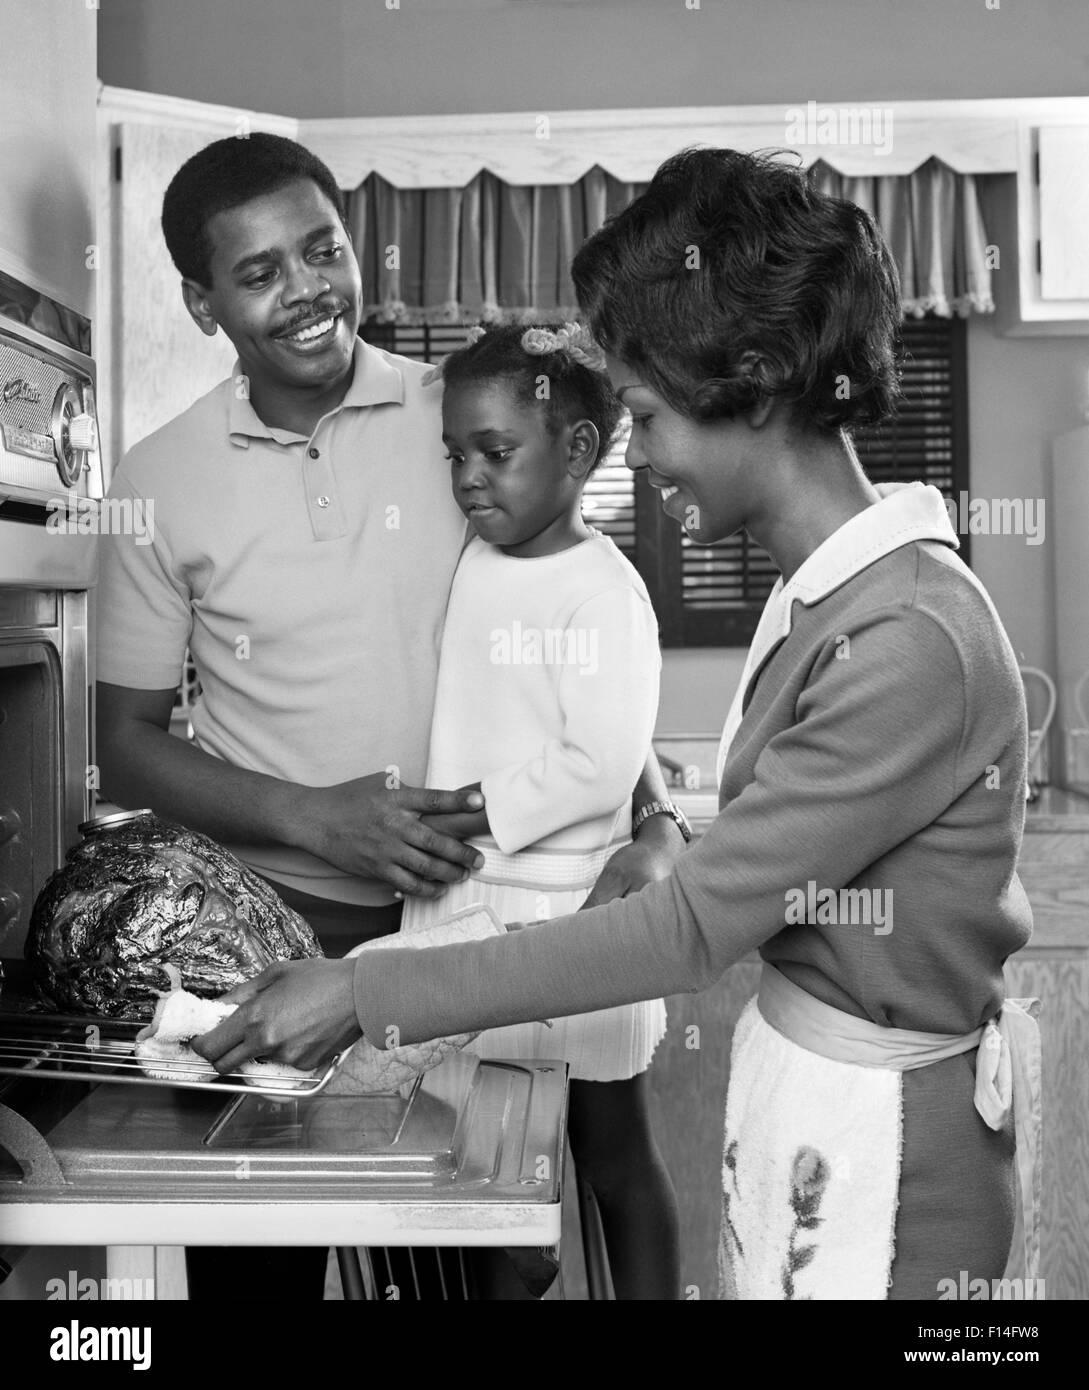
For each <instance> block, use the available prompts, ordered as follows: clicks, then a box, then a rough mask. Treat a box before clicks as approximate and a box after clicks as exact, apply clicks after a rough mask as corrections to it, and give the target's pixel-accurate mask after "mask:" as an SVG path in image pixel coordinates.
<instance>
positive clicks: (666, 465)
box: [607, 356, 765, 545]
mask: <svg viewBox="0 0 1089 1390" xmlns="http://www.w3.org/2000/svg"><path fill="white" fill-rule="evenodd" d="M607 364H608V370H609V379H610V380H611V382H612V384H613V390H614V391H615V392H616V394H617V395H618V396H619V397H620V399H621V400H622V401H623V402H624V405H625V406H626V407H627V408H628V410H629V411H630V412H631V417H632V429H631V438H630V439H629V441H628V449H627V454H626V457H625V462H626V463H627V465H628V467H629V468H631V469H633V470H635V469H640V468H645V469H646V470H647V478H648V481H649V482H650V483H651V485H652V486H653V487H655V488H657V489H658V491H659V492H660V493H661V496H662V508H663V510H664V511H665V513H666V515H667V516H670V517H672V518H673V520H674V521H676V522H677V523H678V525H680V526H681V527H683V528H684V531H685V532H686V534H687V535H688V536H690V537H691V539H692V540H693V541H695V542H697V544H700V545H710V544H711V543H713V542H714V541H722V540H726V538H727V537H729V536H732V535H733V534H734V533H735V532H736V531H739V530H740V529H741V528H742V527H743V526H745V525H746V524H747V523H748V521H749V519H750V513H751V511H752V507H753V498H752V496H751V492H752V487H753V483H754V481H756V480H758V477H759V470H758V469H754V468H751V467H750V468H746V467H745V464H746V463H752V462H755V459H756V455H757V453H758V452H759V451H760V450H761V446H762V445H763V444H764V442H765V441H764V439H763V438H762V437H761V434H760V431H758V430H753V429H752V428H751V427H750V425H749V424H748V422H747V421H745V420H742V419H735V420H712V421H708V422H706V423H705V422H703V421H700V420H691V419H689V418H688V416H686V415H679V414H678V413H677V412H676V411H675V410H674V409H673V408H672V407H671V406H670V405H668V404H667V402H666V401H665V400H664V399H663V398H662V396H660V395H659V394H658V392H657V391H655V390H654V388H653V387H651V386H648V385H647V384H646V382H644V381H643V380H642V379H641V378H640V377H639V375H638V373H637V372H636V370H635V369H634V368H633V367H629V366H628V365H627V364H626V363H624V362H621V361H620V359H619V358H616V357H612V356H609V357H607Z"/></svg>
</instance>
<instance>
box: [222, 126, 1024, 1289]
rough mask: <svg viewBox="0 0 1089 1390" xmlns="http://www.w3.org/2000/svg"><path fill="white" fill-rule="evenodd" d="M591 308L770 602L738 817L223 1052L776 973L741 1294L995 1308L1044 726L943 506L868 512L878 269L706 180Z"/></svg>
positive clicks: (400, 957) (884, 274) (735, 1255)
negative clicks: (664, 874)
mask: <svg viewBox="0 0 1089 1390" xmlns="http://www.w3.org/2000/svg"><path fill="white" fill-rule="evenodd" d="M572 275H573V278H574V281H575V285H576V288H577V291H578V295H579V302H580V306H581V307H582V309H583V312H584V313H585V315H586V316H587V319H588V321H589V324H590V326H591V328H592V330H593V332H594V334H595V336H596V337H597V339H598V340H599V342H600V343H601V344H602V346H603V347H604V348H605V351H606V354H607V358H608V365H609V375H610V377H611V379H612V382H613V385H614V387H615V388H616V390H617V392H618V393H619V394H620V395H621V397H622V399H623V400H624V403H625V405H626V406H627V407H628V408H629V409H630V411H631V414H632V419H633V430H632V437H631V443H630V445H629V449H628V464H629V466H630V467H632V468H635V469H643V470H646V473H647V475H648V477H649V480H650V482H651V483H652V484H653V485H654V486H655V487H657V488H659V489H660V490H661V494H662V505H663V507H664V508H665V510H666V512H667V514H668V515H670V516H671V517H673V518H674V520H676V521H677V522H678V523H679V524H681V525H682V526H684V528H685V529H686V531H687V533H688V534H689V535H690V536H691V537H692V539H693V540H695V541H697V542H699V543H702V544H707V543H709V542H712V541H716V540H722V539H724V538H725V537H727V536H730V535H732V534H733V533H735V532H736V531H738V530H739V529H741V528H744V529H745V530H747V531H748V533H749V534H750V535H751V536H752V537H753V539H754V540H755V541H757V542H758V543H759V544H760V545H762V546H763V547H764V548H765V549H766V550H767V551H768V552H769V553H770V555H771V556H772V558H773V560H774V561H775V563H776V565H777V566H778V568H779V569H780V570H781V572H782V579H781V580H780V582H779V584H777V586H776V589H775V592H773V594H772V596H771V598H770V600H769V602H768V605H767V608H766V610H765V612H764V614H763V617H762V619H761V622H760V626H759V629H758V631H757V634H756V637H755V639H754V642H753V646H752V650H751V651H750V654H749V660H748V662H747V666H746V670H745V673H744V676H743V678H742V683H741V687H740V688H739V690H738V692H737V695H736V698H735V700H734V705H733V708H732V709H731V711H730V714H729V717H728V719H727V725H726V730H725V732H724V737H723V749H722V752H721V754H720V764H721V779H720V782H721V785H720V799H719V805H720V812H719V815H718V817H717V819H716V820H715V822H714V823H713V825H712V826H711V827H710V829H709V830H708V831H707V833H706V834H705V835H704V837H703V838H702V840H701V841H700V842H699V843H698V844H697V845H695V846H693V847H692V848H691V849H690V850H688V851H687V852H686V853H685V854H684V855H682V856H681V858H680V860H679V861H678V863H677V865H676V867H675V869H674V871H673V873H672V874H671V875H670V877H669V878H667V879H665V880H663V881H661V882H658V883H655V884H652V885H650V886H649V887H647V888H645V889H644V890H643V891H642V892H640V893H638V894H635V895H633V896H631V897H628V898H625V899H620V900H616V901H613V902H610V903H606V904H604V905H602V906H598V907H595V908H592V909H590V910H589V911H584V912H581V913H579V914H578V915H577V916H572V917H566V918H562V919H559V920H557V921H554V922H551V923H545V924H542V925H540V926H536V927H534V928H533V929H532V930H526V931H521V932H518V933H514V934H511V935H509V936H507V937H505V938H501V939H496V940H490V941H484V942H478V943H472V944H467V945H464V946H454V947H447V948H443V949H439V950H434V951H427V952H413V953H411V955H407V954H405V953H401V952H392V951H391V952H383V953H382V955H381V956H380V957H378V958H375V957H370V958H366V957H364V958H363V959H361V960H359V961H358V962H355V963H352V962H307V963H303V964H301V965H292V966H287V967H274V969H273V970H271V971H269V972H266V973H265V975H263V976H261V977H260V978H259V979H258V980H257V981H255V982H254V983H253V984H252V985H251V986H249V987H246V988H244V989H243V990H242V991H240V992H239V997H240V998H244V999H245V1000H246V1001H247V1002H246V1003H245V1004H244V1006H243V1007H242V1008H241V1009H240V1010H239V1011H238V1013H237V1014H236V1015H235V1016H234V1017H233V1018H231V1019H229V1020H228V1021H227V1022H226V1023H224V1024H223V1025H221V1027H220V1028H218V1029H217V1030H216V1031H215V1032H214V1033H212V1034H209V1035H208V1036H207V1037H206V1038H205V1039H204V1040H203V1043H202V1050H203V1051H204V1052H205V1053H206V1055H208V1056H210V1057H212V1058H213V1059H216V1060H217V1065H218V1066H220V1068H221V1069H229V1068H231V1067H233V1066H235V1065H236V1064H237V1063H239V1062H240V1061H241V1060H242V1059H243V1057H245V1056H249V1055H253V1054H254V1053H258V1052H262V1053H271V1054H272V1055H275V1056H281V1057H283V1058H284V1059H286V1060H288V1061H293V1062H295V1063H297V1064H302V1065H313V1064H315V1063H316V1062H317V1061H319V1060H320V1059H322V1058H323V1057H326V1056H328V1055H329V1053H330V1052H331V1051H333V1050H335V1049H336V1048H339V1047H341V1046H343V1045H345V1043H347V1042H348V1041H350V1040H351V1039H352V1038H354V1037H356V1036H358V1033H359V1031H360V1029H362V1030H363V1031H364V1032H365V1033H366V1035H367V1036H368V1037H369V1038H371V1039H381V1038H383V1037H384V1036H385V1035H386V1034H385V1030H386V1028H387V1027H388V1026H390V1025H392V1026H395V1027H396V1028H397V1030H398V1033H399V1036H400V1039H401V1041H402V1042H411V1041H414V1040H418V1039H423V1038H426V1037H430V1036H434V1035H438V1034H447V1033H457V1032H463V1031H467V1030H469V1029H474V1028H490V1027H496V1026H500V1025H505V1024H510V1023H514V1022H518V1021H522V1020H527V1019H538V1018H541V1017H543V1016H549V1015H563V1014H572V1013H576V1012H584V1011H589V1010H593V1009H601V1008H608V1007H612V1006H614V1005H617V1004H621V1003H625V1002H629V1001H632V1000H638V999H651V998H656V997H658V996H660V995H668V994H672V993H676V992H678V991H682V990H698V989H703V988H706V987H707V986H709V985H712V984H713V983H715V981H717V980H718V979H719V978H720V976H721V975H722V973H723V971H724V970H725V969H727V967H729V966H730V965H731V964H733V963H734V962H735V961H737V960H739V959H740V958H741V957H742V956H743V955H745V954H746V952H748V951H749V950H751V949H752V948H754V947H755V948H758V949H759V951H760V954H761V956H762V958H763V961H764V969H763V974H762V979H761V987H760V995H759V1002H758V1003H757V1002H755V1001H754V1002H752V1003H750V1005H749V1006H748V1008H747V1009H746V1011H745V1013H744V1015H743V1016H742V1019H741V1021H740V1023H739V1025H738V1029H737V1032H736V1034H735V1039H734V1046H733V1061H732V1068H731V1078H730V1092H729V1099H728V1102H727V1113H726V1139H725V1149H724V1162H723V1178H724V1185H723V1212H722V1215H723V1222H722V1231H723V1239H722V1255H723V1260H722V1271H723V1277H724V1283H725V1289H726V1292H727V1294H731V1295H736V1296H740V1297H777V1298H783V1297H786V1298H792V1297H797V1298H806V1297H838V1298H844V1297H846V1298H883V1297H885V1296H886V1295H887V1296H890V1297H894V1298H928V1299H933V1298H936V1297H938V1296H939V1293H940V1288H939V1282H940V1281H941V1280H943V1279H946V1278H952V1279H954V1280H957V1279H959V1277H960V1275H961V1273H962V1272H963V1271H966V1272H967V1274H968V1277H969V1278H984V1279H994V1278H999V1277H1001V1275H1002V1274H1003V1270H1004V1268H1005V1265H1006V1258H1007V1253H1008V1252H1009V1250H1010V1246H1011V1236H1012V1230H1013V1210H1014V1181H1013V1179H1014V1168H1013V1157H1014V1140H1013V1127H1012V1124H1011V1122H1010V1117H1009V1115H1008V1114H1007V1113H1006V1112H1005V1109H1004V1107H1003V1105H1002V1104H1001V1102H1000V1101H996V1099H995V1097H994V1095H993V1094H991V1095H990V1104H988V1096H987V1095H986V1094H985V1092H986V1090H987V1083H988V1081H989V1078H990V1077H991V1075H992V1073H993V1071H994V1066H993V1063H994V1062H996V1061H997V1060H998V1059H999V1058H1001V1060H1002V1063H1003V1066H1006V1064H1007V1063H1008V1062H1009V1060H1010V1056H1009V1038H1010V1036H1011V1034H1012V1037H1013V1062H1014V1066H1015V1070H1016V1067H1017V1065H1018V1064H1019V1062H1020V1060H1021V1057H1022V1047H1021V1042H1020V1039H1021V1034H1020V1033H1018V1032H1016V1031H1015V1030H1016V1028H1017V1026H1018V1024H1022V1025H1025V1027H1027V1029H1028V1031H1030V1032H1031V1031H1032V1029H1034V1025H1033V1024H1032V1023H1031V1020H1029V1019H1028V1018H1027V1016H1025V1015H1023V1014H1018V1011H1017V1010H1016V1009H1013V1008H1003V999H1004V989H1003V978H1002V965H1003V962H1004V961H1005V959H1006V958H1007V956H1009V955H1010V954H1011V953H1012V952H1014V951H1016V950H1018V949H1019V948H1020V947H1021V946H1023V945H1024V944H1025V942H1026V941H1027V939H1028V936H1029V932H1030V926H1031V915H1030V911H1029V907H1028V903H1027V901H1026V898H1025V895H1024V892H1023V890H1022V888H1021V885H1020V882H1019V880H1018V878H1017V875H1016V871H1015V868H1016V862H1017V854H1018V850H1019V846H1020V840H1021V834H1022V828H1023V820H1024V794H1025V791H1024V789H1025V753H1026V718H1025V708H1024V700H1023V694H1022V689H1021V683H1020V679H1019V675H1018V670H1017V665H1016V662H1015V659H1014V655H1013V652H1012V650H1011V648H1010V644H1009V642H1008V640H1007V638H1006V635H1005V633H1004V631H1003V629H1002V626H1001V623H1000V622H999V619H998V617H997V615H996V613H995V611H994V608H993V606H992V605H991V603H990V600H989V599H988V597H987V595H986V593H985V592H984V590H983V589H982V587H981V586H980V584H979V583H978V582H977V581H976V580H975V578H974V577H973V576H972V575H971V573H970V572H969V571H968V570H967V568H966V567H965V566H964V565H963V564H962V563H961V562H960V560H959V559H958V558H957V556H956V554H955V548H956V546H957V540H956V536H955V535H954V533H953V531H952V528H951V527H950V525H949V521H948V517H947V515H946V512H945V508H944V506H943V503H942V500H941V497H940V495H939V494H938V493H937V491H936V490H935V489H933V488H927V487H922V486H921V485H918V484H915V485H912V486H910V487H906V488H900V489H895V490H890V491H889V492H888V495H885V496H882V495H880V494H879V492H878V490H876V489H875V488H874V487H873V486H871V484H870V483H869V482H868V481H867V479H866V477H865V475H864V474H863V472H862V469H861V468H860V466H859V463H858V460H857V457H856V456H855V453H854V451H853V449H852V447H851V444H850V442H849V437H848V434H847V431H848V430H849V429H850V427H851V426H853V425H856V424H860V423H868V422H872V421H876V420H879V419H881V418H882V417H883V416H884V415H886V414H887V412H888V409H889V406H890V403H891V400H892V397H893V394H894V390H895V376H896V373H895V364H894V357H893V343H894V335H895V331H896V327H897V324H898V322H899V317H900V308H899V291H898V283H897V276H896V272H895V268H894V265H893V263H892V261H891V258H890V256H889V253H888V251H887V249H886V247H885V246H884V244H883V242H882V240H881V238H880V236H879V234H878V232H877V230H876V228H875V226H874V224H873V222H872V221H871V219H870V218H869V217H868V216H867V214H866V213H864V212H863V211H861V210H860V209H859V208H857V207H855V206H853V205H852V204H850V203H845V202H841V201H839V200H837V199H833V198H830V197H828V196H826V195H824V194H822V193H820V192H818V191H816V190H815V189H814V188H813V187H812V186H811V185H810V184H809V183H808V181H807V179H806V178H805V176H804V174H803V173H802V172H800V171H799V170H797V169H795V168H793V167H789V166H787V165H785V164H782V163H779V162H776V161H775V160H773V159H768V158H761V157H757V156H751V155H744V154H738V153H735V152H733V151H729V150H696V151H687V152H684V153H682V154H679V155H677V156H675V157H674V158H672V159H670V160H668V161H667V162H666V164H664V165H663V166H662V168H661V169H659V171H658V172H657V174H656V175H655V177H654V180H653V182H652V183H651V184H650V186H649V187H648V189H647V191H646V192H645V193H644V194H643V195H642V196H641V197H639V198H637V199H636V200H635V202H634V203H632V204H631V206H629V207H628V208H626V209H625V210H624V211H623V212H621V213H620V214H619V215H618V216H617V217H616V218H614V219H613V220H612V221H611V222H610V223H609V224H608V225H607V226H606V227H605V228H603V229H602V231H600V232H598V233H597V234H596V235H595V236H594V237H592V238H591V239H590V240H589V241H588V242H587V243H586V245H585V246H584V247H583V248H582V250H581V251H580V252H579V254H578V256H577V257H576V260H575V263H574V266H573V269H572ZM1000 1011H1001V1012H1000ZM1015 1015H1016V1017H1015ZM996 1019H1000V1021H1001V1024H1002V1029H1001V1035H1000V1033H999V1031H998V1029H997V1028H995V1027H988V1029H987V1033H986V1043H987V1047H986V1048H985V1049H983V1050H982V1051H980V1050H979V1044H980V1040H981V1038H982V1037H983V1036H984V1034H983V1031H982V1030H983V1026H984V1025H988V1024H991V1023H992V1021H994V1020H996ZM977 1055H978V1056H979V1057H981V1058H982V1060H981V1062H980V1082H979V1086H978V1087H977V1081H976V1070H977V1068H976V1062H977ZM992 1089H993V1088H992ZM1005 1098H1006V1099H1008V1094H1007V1096H1006V1097H1005ZM982 1111H986V1112H987V1120H986V1121H985V1120H984V1118H983V1115H982V1113H981V1112H982ZM1030 1227H1031V1223H1030Z"/></svg>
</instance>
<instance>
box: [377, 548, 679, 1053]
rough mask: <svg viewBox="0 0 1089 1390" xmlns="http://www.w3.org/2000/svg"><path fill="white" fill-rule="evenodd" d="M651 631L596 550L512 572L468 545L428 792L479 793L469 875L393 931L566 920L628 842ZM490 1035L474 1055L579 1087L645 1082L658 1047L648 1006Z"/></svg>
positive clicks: (645, 724)
mask: <svg viewBox="0 0 1089 1390" xmlns="http://www.w3.org/2000/svg"><path fill="white" fill-rule="evenodd" d="M660 666H661V657H660V653H659V649H658V625H657V621H656V619H655V616H654V610H653V608H652V607H651V603H650V599H649V596H648V595H647V591H646V588H645V586H644V584H643V581H642V580H641V579H640V578H639V575H638V574H637V573H636V571H635V570H634V569H633V567H632V566H631V565H630V564H629V563H628V561H627V560H626V559H625V558H624V556H623V555H622V554H621V553H620V551H619V550H617V548H616V546H615V545H614V544H613V543H612V541H611V540H609V539H608V537H606V536H603V535H600V534H599V533H598V532H592V533H591V536H590V538H589V539H587V540H585V541H582V542H581V543H580V544H578V545H576V546H573V547H571V548H570V549H569V550H564V551H561V552H560V553H559V554H556V555H545V556H540V557H537V558H529V559H523V558H518V557H515V556H509V555H505V554H504V553H503V552H502V551H500V550H498V549H496V548H495V547H494V546H490V545H487V544H485V543H484V542H483V541H481V540H480V539H479V538H474V539H473V540H472V541H471V542H470V543H469V545H468V546H467V547H466V550H465V553H464V555H463V556H462V559H461V563H460V564H459V566H458V569H457V572H456V574H455V576H454V583H453V587H452V589H451V593H450V604H449V608H448V610H447V616H446V625H445V628H444V631H443V640H442V653H441V659H440V664H439V679H438V687H437V690H436V695H435V709H434V714H433V718H432V728H431V751H430V760H429V764H428V772H427V785H428V786H429V787H442V788H453V787H460V786H465V785H466V784H468V783H472V782H480V783H481V787H482V790H483V792H484V797H485V801H486V805H487V809H488V821H489V825H490V827H491V833H490V834H489V835H486V836H483V837H481V838H480V839H478V840H474V841H473V843H474V844H475V845H476V846H477V847H478V848H479V849H480V850H481V852H482V853H483V854H484V857H485V864H484V867H483V868H482V869H481V870H479V871H477V872H475V873H473V874H472V875H471V876H470V877H469V878H468V879H466V880H465V881H464V882H463V883H459V884H454V885H452V886H451V887H450V888H448V889H447V891H446V892H445V893H444V894H443V895H442V896H441V897H439V898H435V899H431V900H425V899H420V898H410V899H409V900H408V901H407V902H406V904H405V913H404V918H403V921H402V925H401V930H402V931H404V932H410V931H414V930H418V929H419V928H421V927H424V926H429V925H431V924H432V923H433V922H436V921H439V920H441V919H442V918H444V917H447V916H449V915H450V913H452V912H454V911H456V910H457V909H458V908H461V907H466V906H468V905H470V904H472V903H480V902H484V903H487V904H489V905H490V906H491V907H493V908H494V909H495V911H496V913H497V914H498V916H499V918H500V920H502V921H504V922H508V923H509V922H524V923H526V924H527V926H528V925H529V924H538V923H540V922H545V921H548V920H549V919H550V918H552V917H562V916H565V915H566V914H568V913H571V912H575V911H576V910H577V909H578V908H579V907H580V906H581V905H582V903H583V902H584V901H585V899H586V898H587V897H588V895H589V893H590V890H591V888H592V887H593V885H594V882H595V881H596V879H597V877H598V875H599V874H600V873H601V870H602V869H603V868H604V866H605V863H606V862H607V860H608V858H609V856H610V855H611V854H612V853H614V852H615V851H616V850H617V849H619V848H620V846H621V845H623V844H626V843H628V842H629V840H630V838H631V836H630V829H631V796H632V791H633V789H634V787H635V783H636V781H637V779H638V777H639V773H640V772H641V771H642V768H643V764H644V762H645V761H646V755H647V751H648V749H649V748H650V740H651V734H652V732H653V729H654V720H655V716H656V714H657V706H658V677H659V671H660ZM551 1023H552V1026H551V1027H548V1026H546V1024H545V1023H544V1022H541V1023H528V1024H518V1025H516V1026H514V1027H509V1028H493V1029H490V1030H489V1031H487V1032H485V1033H482V1034H481V1035H480V1036H479V1037H478V1038H477V1040H476V1042H475V1043H474V1044H472V1047H473V1049H474V1050H475V1051H476V1052H478V1053H479V1054H480V1055H482V1056H489V1057H503V1058H511V1059H524V1058H530V1057H540V1058H556V1059H558V1060H562V1061H566V1062H568V1063H569V1065H570V1068H571V1076H572V1078H574V1079H576V1080H585V1081H616V1080H624V1079H627V1078H630V1077H632V1076H635V1075H636V1074H637V1073H639V1072H641V1071H645V1070H646V1068H647V1067H648V1066H649V1065H650V1060H651V1057H652V1055H653V1053H654V1049H655V1047H656V1046H657V1045H658V1043H659V1042H660V1041H661V1039H662V1037H663V1036H664V1034H665V1005H664V1004H663V1003H662V1001H661V1000H660V999H656V1000H648V1001H645V1002H642V1003H638V1004H625V1005H622V1006H620V1007H618V1008H613V1009H603V1010H601V1011H599V1012H597V1013H592V1014H578V1015H574V1016H572V1017H569V1018H557V1019H554V1020H551Z"/></svg>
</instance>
